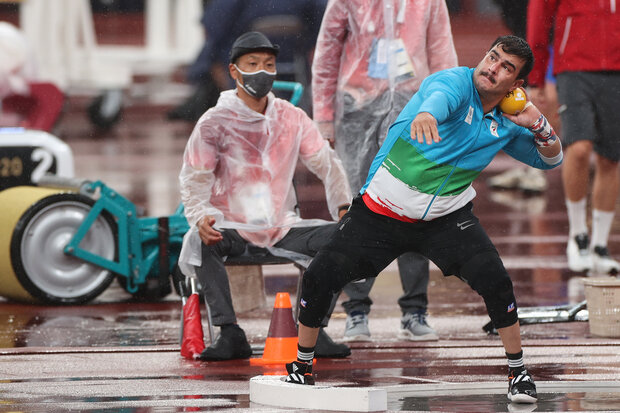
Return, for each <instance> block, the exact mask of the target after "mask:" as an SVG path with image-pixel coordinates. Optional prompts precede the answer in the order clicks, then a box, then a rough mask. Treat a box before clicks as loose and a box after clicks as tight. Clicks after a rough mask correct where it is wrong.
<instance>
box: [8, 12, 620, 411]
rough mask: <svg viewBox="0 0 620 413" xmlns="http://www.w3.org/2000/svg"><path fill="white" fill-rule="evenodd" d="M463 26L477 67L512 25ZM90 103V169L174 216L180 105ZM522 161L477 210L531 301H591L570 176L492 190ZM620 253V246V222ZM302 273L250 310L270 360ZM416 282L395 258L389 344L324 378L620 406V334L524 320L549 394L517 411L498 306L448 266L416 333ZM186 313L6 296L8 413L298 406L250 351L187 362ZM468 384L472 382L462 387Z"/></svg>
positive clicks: (431, 403) (382, 319) (75, 111)
mask: <svg viewBox="0 0 620 413" xmlns="http://www.w3.org/2000/svg"><path fill="white" fill-rule="evenodd" d="M453 25H454V31H455V36H456V38H457V47H458V48H459V55H460V56H462V57H461V59H460V60H461V63H462V64H474V63H475V62H476V57H474V56H471V53H472V50H473V45H476V50H477V48H480V50H483V49H484V48H485V47H487V43H490V41H491V40H492V39H494V38H495V37H496V35H497V34H501V33H504V32H505V30H504V29H503V28H502V27H501V26H499V25H498V22H497V21H496V20H495V21H494V25H495V26H493V25H491V26H489V27H490V28H487V29H485V30H487V31H486V32H484V31H483V32H477V33H475V34H474V33H471V30H473V28H472V22H471V21H465V20H463V21H462V20H455V21H454V22H453ZM478 26H479V25H478ZM492 27H497V30H491V28H492ZM500 32H501V33H500ZM489 39H490V40H489ZM481 42H482V43H481ZM468 59H469V60H470V61H467V60H468ZM87 103H88V98H83V97H72V98H71V99H69V102H68V104H67V108H66V113H65V115H64V117H63V119H62V120H61V122H60V124H59V125H58V128H57V130H56V131H55V134H56V135H57V136H58V137H60V138H61V139H63V140H64V141H65V142H67V143H68V144H69V146H70V147H71V149H72V150H73V154H74V157H75V166H76V175H77V176H79V177H83V178H90V179H101V180H103V181H104V182H105V183H106V184H108V185H109V186H110V187H112V188H114V189H116V190H117V191H119V192H120V193H122V194H123V195H125V196H127V197H128V198H129V199H130V200H131V201H133V202H134V203H136V204H137V205H138V206H139V207H140V208H141V209H142V210H143V211H144V213H145V214H146V215H151V216H159V215H166V214H169V213H171V212H172V211H173V210H174V208H175V206H176V205H177V203H178V201H179V196H178V186H177V174H178V170H179V168H180V165H181V155H182V151H183V148H184V144H185V141H186V139H187V137H188V135H189V133H190V132H191V128H192V125H189V124H186V123H182V122H181V123H171V122H169V121H167V120H165V112H166V110H167V109H169V108H170V107H171V105H172V104H173V102H170V103H168V104H164V105H162V104H157V105H154V104H152V103H151V102H149V101H148V100H146V99H131V98H129V99H128V100H127V103H126V107H125V108H124V111H123V118H122V120H121V121H120V122H119V123H118V124H117V125H116V126H115V127H114V128H113V129H112V130H110V131H108V132H97V131H95V130H94V128H93V126H92V125H91V124H90V123H89V121H88V120H87V118H86V116H85V107H86V105H87ZM514 165H515V163H514V162H513V161H511V160H510V159H508V158H507V157H499V158H498V159H497V160H496V161H494V162H493V163H492V164H491V166H490V167H489V168H488V169H487V170H486V171H485V172H484V173H483V174H482V176H481V177H480V179H479V180H478V182H477V184H476V190H477V191H478V197H477V198H476V201H475V212H476V214H477V215H478V216H479V217H480V220H481V221H482V223H483V225H485V227H486V228H487V230H488V233H489V234H490V236H491V237H492V239H493V240H494V242H495V243H496V245H497V247H498V249H499V251H500V254H501V255H502V256H503V258H504V261H505V264H506V267H507V268H508V269H509V271H510V274H511V277H512V279H513V282H514V284H515V290H516V295H517V298H518V300H519V303H520V306H521V307H529V306H551V305H563V304H574V303H577V302H579V301H581V300H583V299H584V289H583V284H582V282H581V281H582V279H583V278H584V277H583V275H580V274H574V273H571V272H570V271H569V270H568V269H567V266H566V259H565V256H564V250H565V245H566V232H567V223H566V222H567V219H566V212H565V207H564V201H563V194H562V189H561V184H560V174H559V171H551V172H549V173H548V174H547V177H548V180H549V190H548V191H547V192H545V193H544V194H542V195H538V196H526V195H524V194H522V193H520V192H513V191H499V192H498V191H491V190H490V189H489V188H487V186H486V185H485V183H484V181H485V179H486V178H488V177H489V176H492V175H493V174H496V173H499V172H501V171H503V170H505V169H506V168H508V167H512V166H514ZM299 172H300V177H299V179H298V181H299V182H298V185H299V190H300V199H301V207H302V213H303V214H304V215H305V216H320V217H324V216H325V215H324V214H325V213H324V204H323V195H322V190H321V188H320V187H317V186H316V185H317V183H316V180H315V179H314V178H312V177H309V176H308V175H307V174H305V173H304V171H303V170H300V171H299ZM610 251H611V252H612V253H615V254H616V255H617V254H619V253H620V223H619V221H618V220H616V221H615V223H614V228H613V229H612V235H611V242H610ZM296 282H297V272H296V270H295V269H294V268H293V267H292V266H291V267H288V266H277V267H268V268H266V269H265V289H266V293H267V300H266V302H265V304H264V306H262V308H261V309H259V310H255V311H252V312H247V313H241V314H239V322H240V325H241V326H242V327H243V328H244V329H245V330H246V333H247V334H248V336H249V339H250V341H251V343H252V345H253V348H254V349H255V357H258V356H260V353H261V350H262V346H263V345H264V342H265V338H266V335H267V332H268V329H269V322H270V317H271V309H272V307H273V301H274V295H275V293H276V292H278V291H286V292H289V293H291V294H294V292H295V286H296ZM400 291H401V290H400V283H399V281H398V277H397V276H396V273H395V270H394V268H392V267H390V268H388V270H387V271H386V272H385V273H384V274H382V275H381V276H380V278H379V280H378V282H377V284H376V286H375V288H374V290H373V292H372V299H373V301H374V305H373V307H372V312H371V320H370V329H371V332H372V337H373V341H371V342H369V343H353V344H352V345H351V347H352V349H353V353H352V355H351V356H350V357H348V358H346V359H320V360H319V361H318V363H317V366H316V368H315V371H316V374H317V380H318V381H321V382H326V383H340V384H342V383H344V384H345V385H348V386H361V387H370V386H373V387H386V388H389V389H391V390H390V391H389V392H388V409H389V410H390V411H468V412H495V411H500V412H501V411H620V373H618V372H619V371H620V340H619V339H617V338H601V337H594V336H592V335H591V334H590V331H589V325H588V323H587V322H570V323H551V324H535V325H527V326H524V327H523V328H522V334H523V344H524V351H525V361H526V364H527V365H528V367H529V369H530V371H531V372H532V373H533V375H534V377H535V379H536V380H537V382H538V383H539V392H540V401H539V402H538V404H537V405H535V406H532V407H526V406H518V405H511V404H509V403H508V402H507V400H506V395H505V387H504V386H505V385H506V374H505V373H506V361H505V357H504V354H503V351H502V347H501V344H500V342H499V339H498V338H497V336H493V335H488V334H487V333H485V332H484V331H483V330H482V326H483V325H484V324H485V323H486V322H487V321H488V317H487V316H486V311H485V309H484V305H483V303H482V300H481V299H480V298H479V297H478V296H477V295H476V294H475V293H473V292H472V291H470V290H469V288H468V287H467V286H466V285H464V284H463V283H462V282H461V281H459V280H457V279H456V278H454V277H449V278H444V277H442V276H441V275H440V274H439V272H438V271H437V270H436V269H435V268H433V270H432V273H431V283H430V286H429V301H430V305H429V313H430V317H429V321H430V323H431V325H432V326H433V327H434V328H435V329H436V330H437V332H438V334H439V336H440V340H439V341H438V342H431V343H411V342H404V341H399V340H398V339H397V338H396V333H397V329H398V324H399V317H400V314H399V309H398V306H397V304H396V299H397V297H398V296H399V294H400ZM292 298H293V299H294V297H292ZM180 318H181V304H180V301H179V298H178V296H176V295H175V294H171V295H169V296H168V297H166V298H165V299H164V300H162V301H161V302H157V303H144V302H137V301H135V300H133V299H132V297H131V296H130V295H129V294H127V293H126V292H125V291H124V290H123V289H121V288H120V287H118V286H117V284H116V283H113V284H112V286H111V287H110V288H109V289H108V290H106V291H105V292H104V294H103V295H101V296H100V297H99V298H97V299H96V300H95V301H93V302H92V303H90V304H88V305H82V306H61V307H47V306H36V305H27V304H19V303H12V302H7V301H6V300H4V301H0V347H2V348H1V349H0V411H37V412H50V411H68V410H72V411H97V412H102V411H110V412H112V411H115V412H116V411H122V412H159V411H224V410H228V409H237V410H240V411H244V410H245V411H256V412H258V411H287V409H276V408H272V407H268V406H260V405H256V404H254V403H251V402H250V401H249V395H248V391H249V390H248V389H249V385H248V381H249V379H250V378H251V377H253V376H256V375H260V374H264V373H274V371H271V370H268V369H266V368H263V367H256V366H251V365H250V364H249V362H248V361H247V360H244V361H231V362H210V363H207V362H199V361H188V360H185V359H183V358H182V357H181V356H180V355H179V334H180ZM343 330H344V314H343V313H342V310H341V307H338V308H337V311H336V313H335V314H334V318H333V319H332V321H331V323H330V326H329V327H328V332H329V333H330V335H331V336H332V337H333V338H334V339H336V340H338V339H341V338H342V333H343ZM459 384H461V385H467V386H466V387H465V388H466V389H467V390H466V391H465V392H462V391H458V390H456V388H455V387H454V386H455V385H459ZM425 386H426V387H425ZM442 389H443V390H442ZM288 410H290V409H288Z"/></svg>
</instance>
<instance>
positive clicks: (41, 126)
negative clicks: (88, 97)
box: [2, 82, 65, 132]
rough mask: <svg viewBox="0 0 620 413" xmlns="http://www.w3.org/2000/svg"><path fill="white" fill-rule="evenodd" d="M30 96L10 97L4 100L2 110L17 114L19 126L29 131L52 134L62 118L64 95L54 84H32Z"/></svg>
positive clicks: (30, 85)
mask: <svg viewBox="0 0 620 413" xmlns="http://www.w3.org/2000/svg"><path fill="white" fill-rule="evenodd" d="M28 86H29V87H30V94H29V95H9V96H7V97H5V98H4V99H3V100H2V110H4V111H7V112H13V113H17V114H18V115H19V116H20V117H22V120H21V122H20V124H19V125H13V126H20V127H23V128H27V129H36V130H42V131H46V132H50V131H51V130H52V128H53V127H54V125H55V124H56V121H57V120H58V118H59V117H60V112H61V110H62V106H63V104H64V101H65V97H64V94H63V93H62V91H61V90H60V89H58V88H57V87H56V86H55V85H54V84H52V83H43V82H42V83H30V84H29V85H28Z"/></svg>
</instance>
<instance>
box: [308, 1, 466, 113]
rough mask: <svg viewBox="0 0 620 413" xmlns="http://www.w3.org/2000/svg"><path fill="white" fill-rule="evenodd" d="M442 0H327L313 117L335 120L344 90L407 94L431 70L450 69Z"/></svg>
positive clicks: (452, 55)
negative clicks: (388, 91)
mask: <svg viewBox="0 0 620 413" xmlns="http://www.w3.org/2000/svg"><path fill="white" fill-rule="evenodd" d="M456 64H457V56H456V50H455V48H454V42H453V39H452V32H451V28H450V17H449V15H448V8H447V6H446V3H445V1H444V0H415V1H414V0H330V1H329V3H328V5H327V8H326V10H325V15H324V16H323V22H322V23H321V30H320V32H319V37H318V40H317V45H316V49H315V54H314V60H313V66H312V75H313V77H312V93H313V111H314V120H315V121H317V122H322V121H334V120H335V117H336V113H337V112H338V111H339V110H338V109H339V108H338V107H337V104H340V105H341V104H342V94H343V93H344V92H346V93H348V94H349V95H350V96H352V97H353V98H354V99H355V100H357V101H360V102H361V101H366V102H368V101H371V100H373V99H375V98H376V97H378V96H379V95H381V94H383V93H384V92H385V91H387V90H390V91H392V93H394V92H398V93H403V94H407V95H408V97H409V98H410V97H411V96H412V95H413V93H415V92H416V91H417V90H418V89H419V87H420V83H421V82H422V80H424V78H426V77H427V76H428V75H429V74H431V73H434V72H436V71H439V70H443V69H448V68H450V67H454V66H456Z"/></svg>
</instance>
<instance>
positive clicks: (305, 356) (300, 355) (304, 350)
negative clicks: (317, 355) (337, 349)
mask: <svg viewBox="0 0 620 413" xmlns="http://www.w3.org/2000/svg"><path fill="white" fill-rule="evenodd" d="M313 358H314V347H303V346H300V345H299V344H297V361H301V362H302V363H308V364H310V365H312V359H313Z"/></svg>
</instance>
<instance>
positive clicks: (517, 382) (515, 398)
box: [508, 369, 538, 403]
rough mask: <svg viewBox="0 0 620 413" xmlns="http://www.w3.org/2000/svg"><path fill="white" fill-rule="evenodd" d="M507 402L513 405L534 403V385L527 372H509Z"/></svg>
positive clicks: (535, 396) (535, 398) (536, 397)
mask: <svg viewBox="0 0 620 413" xmlns="http://www.w3.org/2000/svg"><path fill="white" fill-rule="evenodd" d="M508 400H510V401H511V402H513V403H536V401H537V400H538V396H537V394H536V385H535V384H534V379H532V376H530V373H528V372H527V370H525V369H523V370H521V371H511V372H510V375H509V376H508Z"/></svg>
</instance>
